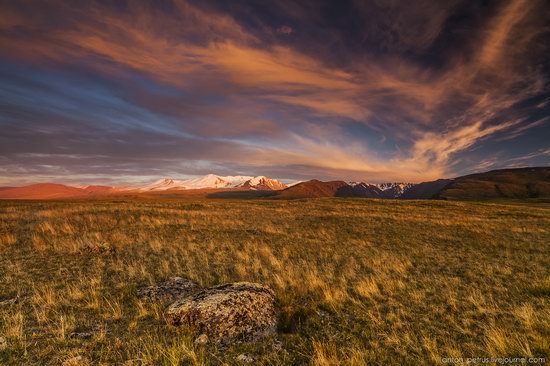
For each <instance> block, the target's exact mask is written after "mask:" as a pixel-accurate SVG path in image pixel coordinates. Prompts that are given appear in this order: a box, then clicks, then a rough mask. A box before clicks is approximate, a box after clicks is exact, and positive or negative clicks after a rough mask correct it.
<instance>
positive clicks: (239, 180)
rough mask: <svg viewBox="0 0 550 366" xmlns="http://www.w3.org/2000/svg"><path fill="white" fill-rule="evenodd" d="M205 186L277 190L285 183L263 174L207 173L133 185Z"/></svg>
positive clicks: (148, 188) (153, 188)
mask: <svg viewBox="0 0 550 366" xmlns="http://www.w3.org/2000/svg"><path fill="white" fill-rule="evenodd" d="M207 188H211V189H212V188H248V189H257V190H279V189H284V188H286V185H285V184H283V183H281V182H279V181H278V180H275V179H270V178H267V177H264V176H258V177H251V176H244V175H237V176H219V175H215V174H207V175H205V176H202V177H197V178H191V179H185V180H178V179H171V178H164V179H159V180H157V181H156V182H153V183H151V184H148V185H145V186H140V187H135V188H134V189H137V190H139V191H142V192H146V191H165V190H168V189H207Z"/></svg>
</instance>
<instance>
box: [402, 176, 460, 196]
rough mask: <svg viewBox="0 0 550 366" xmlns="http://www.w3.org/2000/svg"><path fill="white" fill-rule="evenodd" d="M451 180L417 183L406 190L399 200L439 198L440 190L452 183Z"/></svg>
mask: <svg viewBox="0 0 550 366" xmlns="http://www.w3.org/2000/svg"><path fill="white" fill-rule="evenodd" d="M452 182H453V180H452V179H438V180H434V181H432V182H423V183H418V184H415V185H413V186H412V187H410V188H409V189H407V190H406V191H405V192H404V193H403V195H402V196H401V197H399V198H401V199H405V200H426V199H436V198H440V197H439V194H440V192H441V190H442V189H444V188H445V187H446V186H448V185H449V184H450V183H452Z"/></svg>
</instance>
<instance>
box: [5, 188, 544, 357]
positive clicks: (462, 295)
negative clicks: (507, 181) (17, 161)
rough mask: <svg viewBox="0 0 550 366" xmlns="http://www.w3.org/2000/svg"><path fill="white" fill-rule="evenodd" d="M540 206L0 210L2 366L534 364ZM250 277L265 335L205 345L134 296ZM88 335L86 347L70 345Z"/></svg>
mask: <svg viewBox="0 0 550 366" xmlns="http://www.w3.org/2000/svg"><path fill="white" fill-rule="evenodd" d="M549 227H550V210H549V209H548V207H547V206H544V205H541V204H539V205H537V204H531V205H516V204H489V203H475V202H468V203H464V202H442V201H441V202H440V201H438V202H435V201H431V202H430V201H422V202H421V201H418V202H414V201H411V202H405V201H379V200H354V199H319V200H297V201H278V202H274V201H214V200H210V201H209V200H203V201H196V202H194V201H189V200H187V201H168V200H164V201H161V200H158V201H148V200H134V201H132V200H128V201H80V202H6V201H4V202H0V301H2V300H3V299H8V298H12V297H16V296H19V297H20V298H21V299H22V301H20V302H18V303H17V304H13V305H7V306H6V305H3V306H2V308H0V312H1V314H2V316H1V317H0V321H1V322H0V336H1V337H5V338H6V339H7V340H8V347H7V348H6V349H4V350H0V364H2V365H4V364H6V365H34V364H48V363H49V364H59V363H62V362H63V361H64V360H67V359H69V358H71V357H74V356H76V355H81V356H82V357H84V359H85V360H91V362H92V363H93V364H98V365H109V364H126V365H138V364H139V365H187V364H192V365H218V364H235V363H236V361H235V360H236V356H237V355H238V354H240V353H243V352H246V353H248V354H252V355H254V357H255V359H256V361H255V362H256V363H257V364H266V365H267V364H269V365H271V364H274V365H287V364H293V365H295V364H311V365H365V364H438V363H441V360H442V358H444V357H488V356H500V357H506V356H510V357H512V356H525V357H529V356H532V357H546V358H547V359H549V358H550V346H549V341H548V340H549V339H550V290H549V289H550V281H549V277H548V268H550V247H549V244H550V233H549ZM171 276H183V277H187V278H190V279H192V280H195V281H197V282H198V283H200V284H201V285H203V286H211V285H215V284H220V283H223V282H230V281H257V282H262V283H265V284H267V285H269V286H271V287H272V288H273V289H274V291H275V294H276V299H277V306H278V309H279V311H280V324H279V330H278V334H277V337H276V338H278V339H279V340H280V341H281V342H282V345H283V350H279V349H277V348H276V347H274V346H273V342H274V340H273V339H268V340H266V341H264V342H260V343H258V344H251V345H250V344H249V345H239V344H236V345H233V346H231V347H229V348H225V349H219V348H217V347H215V346H207V347H204V346H200V345H195V344H194V342H193V340H194V336H193V334H192V330H191V329H186V328H185V327H183V328H173V327H168V326H167V325H165V322H164V310H165V308H166V306H167V305H168V303H166V302H153V303H151V302H148V301H142V300H139V299H137V298H136V295H135V290H136V288H138V287H139V286H143V285H149V284H151V283H154V282H156V281H159V280H162V279H165V278H167V277H171ZM72 332H90V333H92V334H93V336H92V337H91V338H89V339H80V338H75V337H71V336H70V335H71V333H72Z"/></svg>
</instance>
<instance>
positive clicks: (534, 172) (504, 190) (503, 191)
mask: <svg viewBox="0 0 550 366" xmlns="http://www.w3.org/2000/svg"><path fill="white" fill-rule="evenodd" d="M437 197H438V198H443V199H458V200H472V199H499V198H516V199H525V198H540V197H550V167H538V168H519V169H501V170H493V171H489V172H486V173H478V174H471V175H466V176H463V177H459V178H455V179H454V180H453V181H451V182H450V183H449V184H448V185H446V186H445V187H443V188H442V189H441V191H440V192H438V193H437Z"/></svg>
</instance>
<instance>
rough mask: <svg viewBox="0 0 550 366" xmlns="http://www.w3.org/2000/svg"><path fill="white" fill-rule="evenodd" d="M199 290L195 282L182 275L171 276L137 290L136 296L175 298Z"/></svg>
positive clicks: (162, 298) (159, 298)
mask: <svg viewBox="0 0 550 366" xmlns="http://www.w3.org/2000/svg"><path fill="white" fill-rule="evenodd" d="M199 290H200V287H199V285H198V284H197V283H196V282H193V281H191V280H188V279H186V278H183V277H172V278H170V279H169V280H167V281H164V282H160V283H157V284H156V285H153V286H147V287H142V288H140V289H138V290H137V296H138V297H140V298H146V299H149V300H176V299H181V298H184V297H186V296H190V295H192V294H194V293H196V292H198V291H199Z"/></svg>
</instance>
